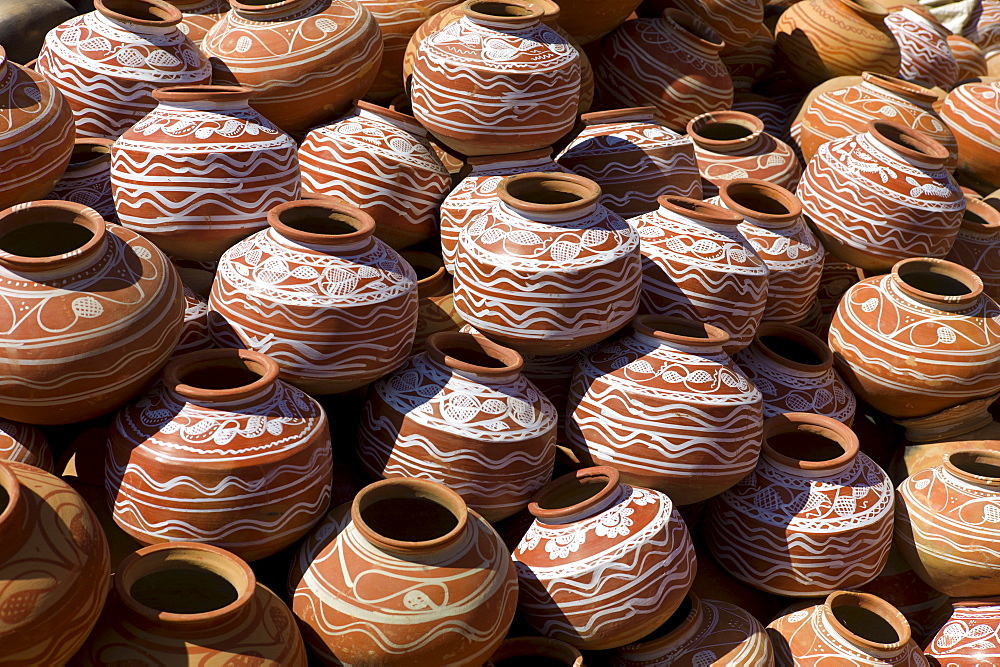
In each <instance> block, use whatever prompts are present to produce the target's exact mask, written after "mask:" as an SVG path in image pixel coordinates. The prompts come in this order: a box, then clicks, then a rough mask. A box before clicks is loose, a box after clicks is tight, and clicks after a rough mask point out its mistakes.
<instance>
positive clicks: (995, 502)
mask: <svg viewBox="0 0 1000 667" xmlns="http://www.w3.org/2000/svg"><path fill="white" fill-rule="evenodd" d="M898 492H899V499H898V501H897V503H896V528H895V532H896V546H897V547H898V548H899V550H900V551H901V552H902V554H903V557H904V558H906V561H907V562H908V563H909V564H910V567H912V568H913V571H914V572H916V573H917V575H918V576H919V577H920V578H921V579H923V580H924V581H925V582H927V584H929V585H930V586H931V587H932V588H934V589H935V590H938V591H941V592H942V593H944V594H945V595H948V596H950V597H973V596H975V597H983V596H987V595H998V594H1000V550H998V549H997V540H998V539H1000V530H998V529H997V527H996V523H997V521H1000V452H996V451H990V450H985V449H980V450H977V449H966V450H961V451H955V452H950V453H948V454H946V455H945V457H944V461H943V463H942V464H941V465H938V466H936V467H934V468H930V469H925V470H921V471H919V472H917V473H915V474H913V475H911V476H910V477H908V478H907V479H906V480H905V481H903V483H902V484H900V485H899V489H898ZM994 517H998V518H997V521H994Z"/></svg>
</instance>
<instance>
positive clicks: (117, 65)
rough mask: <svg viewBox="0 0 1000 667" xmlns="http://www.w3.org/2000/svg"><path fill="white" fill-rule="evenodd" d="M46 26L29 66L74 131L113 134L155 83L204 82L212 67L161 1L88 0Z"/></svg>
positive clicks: (131, 118) (147, 99) (140, 111)
mask: <svg viewBox="0 0 1000 667" xmlns="http://www.w3.org/2000/svg"><path fill="white" fill-rule="evenodd" d="M94 6H95V7H96V8H97V9H96V11H93V12H90V13H88V14H84V15H82V16H77V17H75V18H72V19H70V20H69V21H66V22H65V23H62V24H60V25H59V26H58V27H56V28H53V29H52V30H51V31H50V32H49V34H48V35H46V37H45V46H44V47H43V48H42V52H41V55H39V56H38V63H37V64H36V65H35V69H37V70H38V72H39V74H41V75H42V76H44V77H45V78H46V80H48V81H49V82H50V83H51V84H52V85H53V86H55V87H56V88H58V89H59V90H60V91H61V92H62V93H63V94H64V95H65V96H66V101H67V102H68V103H69V106H70V108H71V109H72V110H73V116H74V118H75V121H76V136H77V137H108V138H111V139H115V138H117V137H118V136H119V135H121V134H122V132H124V131H125V130H127V129H128V128H130V127H132V125H134V124H135V123H136V122H138V121H139V120H140V119H141V118H142V117H143V116H145V115H146V114H147V113H149V112H150V111H151V110H152V109H153V107H155V106H156V101H155V100H154V99H153V97H152V92H153V91H154V90H155V89H157V88H162V87H163V86H185V85H198V84H207V83H210V82H211V79H212V69H211V66H210V65H209V63H208V61H207V60H206V59H205V56H203V55H202V54H201V52H200V51H199V50H198V47H197V46H195V44H194V42H192V41H191V40H190V39H188V38H187V36H185V35H184V33H183V32H181V31H180V30H179V29H178V27H177V26H178V25H179V24H180V22H181V18H182V17H181V12H180V10H178V9H177V8H176V7H174V6H172V5H169V4H167V3H166V2H164V1H163V0H95V1H94Z"/></svg>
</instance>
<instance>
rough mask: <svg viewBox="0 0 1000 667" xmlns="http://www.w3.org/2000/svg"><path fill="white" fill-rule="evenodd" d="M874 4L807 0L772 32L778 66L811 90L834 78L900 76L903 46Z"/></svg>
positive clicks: (856, 0) (866, 0)
mask: <svg viewBox="0 0 1000 667" xmlns="http://www.w3.org/2000/svg"><path fill="white" fill-rule="evenodd" d="M888 15H889V12H888V11H887V10H886V9H885V8H883V7H882V6H881V5H879V4H877V3H875V2H873V0H804V1H803V2H798V3H796V4H794V5H792V6H791V7H789V8H788V9H787V10H786V11H785V12H783V13H782V14H781V18H779V19H778V23H777V25H776V26H775V29H774V44H775V46H776V47H777V53H778V59H777V60H778V64H780V65H781V66H782V67H783V68H784V69H785V70H786V71H787V72H788V73H789V74H791V75H792V76H794V77H795V78H796V79H798V80H799V81H801V82H802V83H803V84H805V85H807V86H809V87H812V86H815V85H817V84H820V83H822V82H824V81H826V80H827V79H832V78H834V77H836V76H848V75H851V74H854V75H858V74H861V73H862V72H866V71H868V72H878V73H879V74H886V75H888V76H896V74H897V73H898V72H899V64H900V62H901V56H900V50H899V44H897V43H896V40H895V38H894V37H893V36H892V33H891V32H890V31H889V28H888V26H886V24H885V19H886V17H887V16H888Z"/></svg>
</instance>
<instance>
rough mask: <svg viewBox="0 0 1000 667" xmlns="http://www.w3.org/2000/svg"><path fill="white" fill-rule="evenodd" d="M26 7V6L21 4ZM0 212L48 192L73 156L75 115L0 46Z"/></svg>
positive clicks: (53, 89)
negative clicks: (11, 59)
mask: <svg viewBox="0 0 1000 667" xmlns="http://www.w3.org/2000/svg"><path fill="white" fill-rule="evenodd" d="M21 4H22V5H24V6H26V7H27V6H28V5H27V3H23V2H22V3H21ZM0 109H3V110H4V113H3V115H2V119H0V171H2V173H3V179H2V180H0V210H2V209H3V208H7V207H8V206H13V205H14V204H20V203H22V202H26V201H34V200H36V199H41V198H42V197H44V196H46V195H47V194H48V193H49V192H51V191H52V188H53V187H55V185H56V183H58V182H59V178H60V176H61V175H62V173H63V170H65V169H66V165H67V164H68V163H69V160H70V157H71V156H72V154H73V114H72V112H71V110H70V107H69V104H68V103H67V102H66V100H65V98H64V97H63V96H62V93H60V92H59V89H58V88H57V87H56V86H54V85H53V84H51V83H49V82H48V81H47V80H46V79H44V78H43V77H42V76H41V75H40V74H38V73H37V72H35V71H34V70H30V69H28V68H26V67H21V66H20V65H17V64H15V63H13V62H11V61H10V60H8V59H7V55H6V53H5V52H4V50H3V47H0Z"/></svg>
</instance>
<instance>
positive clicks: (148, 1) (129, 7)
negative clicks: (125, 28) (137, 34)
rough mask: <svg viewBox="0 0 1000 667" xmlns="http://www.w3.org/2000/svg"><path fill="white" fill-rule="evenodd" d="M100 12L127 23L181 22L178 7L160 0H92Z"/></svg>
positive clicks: (153, 24)
mask: <svg viewBox="0 0 1000 667" xmlns="http://www.w3.org/2000/svg"><path fill="white" fill-rule="evenodd" d="M94 7H95V9H97V10H98V11H99V12H100V13H101V14H103V15H105V16H109V17H111V18H114V19H119V20H123V21H125V22H129V23H138V24H140V25H147V26H162V27H164V28H166V27H170V26H172V25H176V24H178V23H180V22H181V19H182V15H181V12H180V10H179V9H177V8H176V7H174V6H173V5H170V4H168V3H166V2H162V1H161V0H94Z"/></svg>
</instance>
